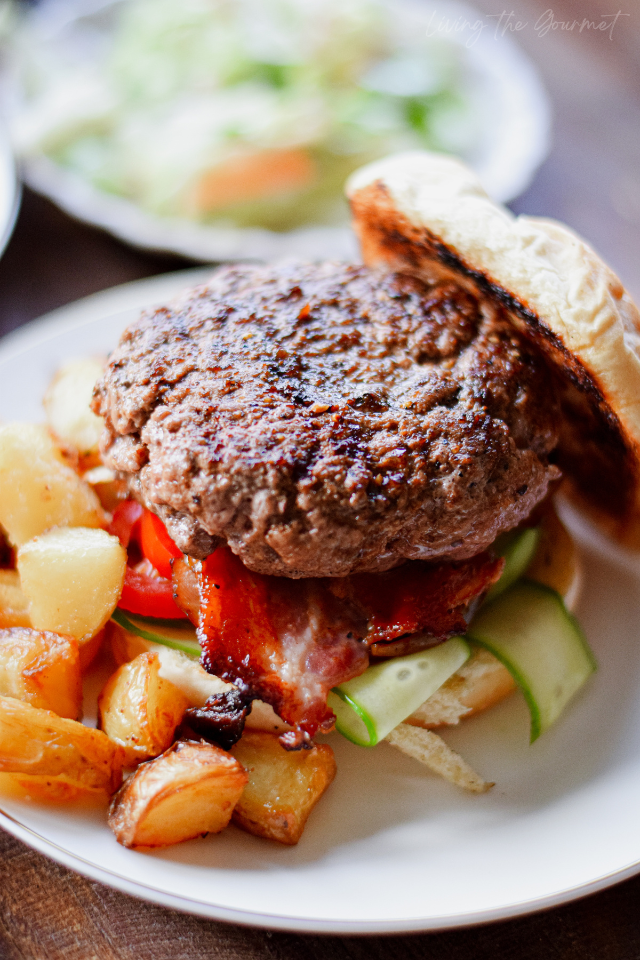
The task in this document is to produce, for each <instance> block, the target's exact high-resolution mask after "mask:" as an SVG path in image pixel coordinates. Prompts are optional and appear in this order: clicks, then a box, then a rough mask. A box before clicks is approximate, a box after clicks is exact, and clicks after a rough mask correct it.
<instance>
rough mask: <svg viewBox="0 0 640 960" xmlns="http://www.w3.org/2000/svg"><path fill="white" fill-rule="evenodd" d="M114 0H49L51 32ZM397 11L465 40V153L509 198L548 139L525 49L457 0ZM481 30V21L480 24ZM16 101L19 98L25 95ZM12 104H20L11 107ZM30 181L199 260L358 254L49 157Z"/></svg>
mask: <svg viewBox="0 0 640 960" xmlns="http://www.w3.org/2000/svg"><path fill="white" fill-rule="evenodd" d="M115 2H117V0H90V2H89V0H48V2H47V3H43V4H42V6H41V16H42V19H43V20H44V19H45V18H46V23H47V30H48V31H49V32H50V33H51V35H53V36H56V38H59V42H62V43H64V42H66V40H65V38H67V37H68V36H69V35H70V34H71V32H72V31H73V29H74V26H75V24H76V23H78V22H82V21H89V22H93V21H95V23H94V27H95V26H97V28H98V29H102V21H101V20H100V19H96V18H100V17H101V16H102V15H103V14H104V11H105V9H106V10H109V8H110V7H111V6H113V4H114V3H115ZM392 2H393V3H395V4H396V10H397V11H401V10H402V7H403V6H404V7H405V8H406V7H409V8H410V9H411V10H412V11H413V14H414V15H415V13H416V11H418V13H419V16H420V18H421V19H422V20H423V27H424V30H425V32H427V31H428V32H429V33H430V34H431V35H435V34H436V33H437V32H438V30H440V32H441V33H442V34H443V35H444V36H446V37H447V38H448V39H449V40H451V41H452V42H453V43H455V44H456V45H457V46H458V47H459V48H460V51H461V52H462V54H463V55H464V59H465V62H466V65H467V69H468V71H469V74H470V76H471V78H472V87H473V96H474V103H475V105H476V109H477V110H478V111H479V112H480V114H481V116H482V124H481V126H482V131H483V133H482V136H481V137H480V138H479V139H478V141H477V142H476V143H475V145H474V147H473V148H472V150H470V152H469V153H468V155H466V156H465V157H464V159H465V160H467V162H469V163H470V164H471V166H473V167H474V169H475V170H476V172H477V173H478V175H479V176H480V179H481V181H482V183H483V185H484V187H485V189H486V190H487V191H488V193H489V194H490V195H491V196H492V197H494V199H496V200H499V201H501V202H504V203H506V202H508V201H509V200H512V199H513V198H514V197H516V196H518V194H520V193H521V192H522V191H523V190H524V189H525V188H526V187H527V186H528V184H529V182H530V181H531V179H532V177H533V175H534V173H535V171H536V170H537V168H538V166H539V165H540V163H542V161H543V160H544V159H545V157H546V155H547V153H548V150H549V142H550V107H549V102H548V99H547V95H546V92H545V90H544V87H543V85H542V81H541V80H540V77H539V76H538V73H537V71H536V69H535V67H534V66H533V64H532V63H531V61H530V60H529V59H528V57H527V56H526V55H525V54H524V53H523V52H522V50H521V49H520V48H519V47H518V46H517V45H516V44H515V43H514V42H513V41H512V40H511V39H510V38H509V36H508V35H504V34H500V33H499V32H498V31H497V30H496V29H495V24H494V21H492V20H490V19H489V18H487V17H483V16H482V14H480V13H479V12H478V11H476V10H474V9H473V8H472V7H468V6H466V5H465V4H463V3H458V2H456V0H438V2H435V0H402V3H400V0H392ZM479 24H482V28H481V29H478V25H479ZM18 102H19V98H18ZM13 109H18V107H16V106H15V105H14V107H13ZM23 177H24V179H25V181H26V182H27V183H28V184H29V186H30V187H32V188H33V189H35V190H37V191H39V192H40V193H43V194H45V195H46V196H48V197H50V199H52V200H53V201H54V202H55V203H57V204H58V205H59V206H60V207H62V208H63V209H65V210H67V211H68V212H69V213H71V214H72V215H73V216H74V217H77V218H78V219H80V220H84V221H86V222H88V223H92V224H95V225H96V226H99V227H103V228H104V229H105V230H108V231H110V232H111V233H113V234H115V235H116V236H118V237H120V238H121V239H123V240H125V241H127V242H128V243H132V244H134V245H136V246H138V247H143V248H147V249H154V250H163V251H171V252H174V253H178V254H182V255H183V256H186V257H191V258H193V259H195V260H202V261H207V262H214V261H220V260H231V259H238V258H240V259H257V260H273V259H277V258H279V257H285V256H297V257H307V258H310V259H314V258H327V257H331V258H340V257H352V256H353V255H354V254H355V245H354V242H353V238H352V234H351V232H350V231H349V229H348V228H347V227H346V226H345V227H320V226H316V227H314V226H309V227H305V228H301V229H298V230H293V231H291V232H289V233H275V232H273V231H270V230H263V229H258V228H254V229H238V228H234V227H227V228H222V227H216V226H206V225H202V224H198V223H194V222H191V221H188V220H183V219H169V218H160V217H157V216H154V215H152V214H150V213H147V212H146V211H145V210H143V209H142V208H141V207H138V206H136V205H135V204H134V203H132V202H130V201H128V200H125V199H123V198H121V197H117V196H114V195H112V194H108V193H104V192H102V191H100V190H98V189H97V188H95V187H94V186H92V185H91V184H90V183H89V182H87V181H85V180H83V179H81V178H80V177H79V176H78V175H77V174H74V173H73V172H72V171H70V170H67V169H64V168H62V167H60V166H57V165H56V164H55V163H53V162H52V161H51V160H49V159H48V158H47V157H46V156H44V155H38V156H34V157H29V158H28V159H26V160H25V161H24V163H23Z"/></svg>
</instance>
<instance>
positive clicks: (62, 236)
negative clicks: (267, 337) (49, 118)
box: [0, 0, 640, 960]
mask: <svg viewBox="0 0 640 960" xmlns="http://www.w3.org/2000/svg"><path fill="white" fill-rule="evenodd" d="M476 6H478V7H480V8H481V9H482V11H483V13H484V15H485V17H487V18H488V17H489V16H490V15H493V19H492V20H489V19H487V20H486V22H487V23H491V24H492V29H496V28H498V29H503V30H505V31H506V32H511V33H514V31H512V30H511V27H510V25H509V24H511V25H513V24H515V23H516V22H518V21H519V22H520V23H526V26H524V27H522V28H521V29H520V30H518V31H516V32H515V35H516V37H517V40H518V42H520V43H521V45H522V46H524V47H525V48H526V49H527V50H528V52H529V53H530V54H531V56H532V57H533V58H534V59H535V60H536V62H537V63H538V65H539V67H540V69H541V71H542V73H543V76H544V77H545V80H546V82H547V85H548V88H549V90H550V92H551V95H552V98H553V103H554V110H555V130H554V146H553V150H552V152H551V155H550V157H549V160H548V161H547V162H546V163H545V165H544V166H543V168H542V169H541V171H540V172H539V174H538V176H537V178H536V180H535V182H534V183H533V185H532V186H531V188H530V189H529V190H528V191H527V192H526V193H525V194H524V195H523V196H522V197H520V198H519V199H518V201H517V202H516V203H514V204H513V207H514V209H515V210H517V211H518V212H522V211H526V212H527V213H533V214H544V215H549V216H553V217H557V218H559V219H562V220H565V221H566V222H567V223H569V224H570V225H571V226H573V227H575V228H576V229H577V230H578V231H580V232H581V233H582V234H584V235H585V236H586V237H587V238H588V239H589V240H590V241H591V242H592V243H593V244H594V245H595V246H596V247H597V248H598V249H599V250H600V252H601V253H602V254H603V255H604V256H605V258H606V259H607V260H608V261H609V262H610V263H611V265H612V266H613V267H614V268H615V269H616V270H617V271H618V272H619V273H620V275H621V277H622V279H623V280H624V282H625V283H626V284H627V286H628V287H629V289H630V290H631V292H632V293H633V294H634V295H635V296H636V297H638V298H640V95H639V91H640V4H639V3H638V0H625V2H624V5H623V6H622V8H621V10H622V13H623V14H624V16H620V17H619V19H618V20H617V21H616V23H615V26H614V29H613V31H612V33H611V36H610V35H609V34H608V33H605V32H601V31H600V32H599V31H596V30H594V29H593V28H591V27H585V28H583V30H582V32H580V31H579V27H578V25H574V27H573V29H569V27H570V24H571V22H572V21H573V20H574V19H576V20H579V21H582V20H583V18H585V17H586V18H588V19H590V20H591V21H599V20H600V19H601V15H602V14H603V13H605V14H615V12H616V10H618V0H616V2H615V3H613V4H612V5H611V9H609V7H608V6H607V4H603V3H602V2H601V0H558V2H556V3H554V4H553V10H552V18H553V22H555V23H556V26H555V28H554V29H550V30H549V31H548V32H547V33H546V34H543V29H542V26H541V22H540V21H539V18H540V17H541V15H542V16H547V19H548V16H549V15H548V14H547V13H545V12H546V11H548V10H549V0H523V2H516V3H514V4H513V5H512V4H509V6H508V9H507V10H505V11H504V14H503V18H502V20H501V19H500V15H501V13H502V11H503V7H502V6H501V4H500V3H499V2H494V0H480V2H478V0H476ZM605 8H606V9H605ZM512 10H513V12H514V16H513V17H512V18H508V16H507V15H508V14H509V13H510V12H511V11H512ZM507 20H508V22H507ZM560 23H563V24H564V25H565V27H564V29H563V28H562V27H561V26H560V25H559V24H560ZM182 266H185V263H184V261H181V260H178V259H176V258H171V257H161V256H156V255H150V254H146V253H142V252H139V251H135V250H132V249H131V248H129V247H126V246H125V245H123V244H121V243H119V242H118V241H116V240H114V239H112V238H111V237H109V236H107V235H106V234H103V233H101V232H99V231H97V230H93V229H91V228H88V227H85V226H83V225H80V224H78V223H76V222H74V221H72V220H71V219H69V218H68V217H67V216H65V215H64V214H63V213H61V212H59V211H58V210H56V209H55V208H54V207H53V206H52V205H51V204H49V203H48V202H47V201H45V200H43V199H41V198H39V197H37V196H35V195H34V194H32V193H30V192H29V191H26V192H25V196H24V200H23V205H22V210H21V213H20V217H19V220H18V223H17V226H16V231H15V234H14V236H13V239H12V241H11V243H10V245H9V248H8V249H7V251H6V253H5V255H4V257H3V258H2V260H1V261H0V334H1V333H6V332H8V331H9V330H11V329H14V328H15V327H17V326H19V325H20V324H22V323H25V322H27V321H28V320H30V319H32V318H34V317H36V316H38V315H39V314H41V313H44V312H45V311H47V310H50V309H52V308H54V307H57V306H60V305H62V304H64V303H67V302H70V301H72V300H75V299H77V298H78V297H81V296H84V295H86V294H89V293H92V292H93V291H96V290H100V289H103V288H105V287H109V286H112V285H114V284H117V283H122V282H125V281H127V280H134V279H137V278H139V277H145V276H151V275H153V274H156V273H161V272H163V271H166V270H170V269H176V268H179V267H182ZM0 849H1V852H2V857H1V859H0V889H1V890H2V897H1V898H0V957H2V958H3V960H14V958H15V960H18V958H21V960H22V958H38V960H40V958H42V960H54V958H56V960H57V958H64V960H76V958H77V960H89V958H93V957H95V958H99V960H112V958H113V960H115V958H118V960H120V958H123V960H124V958H132V960H133V958H135V960H146V958H150V960H151V958H153V960H165V958H166V960H181V958H185V960H187V958H189V960H198V958H205V957H206V958H220V960H231V958H242V960H250V958H251V960H252V958H258V957H260V958H262V957H265V958H273V960H294V958H295V960H298V958H301V957H305V958H306V957H309V958H318V960H329V958H332V960H333V958H335V960H337V958H342V957H344V958H350V960H359V958H363V960H364V958H365V957H366V958H367V960H386V958H391V957H396V956H402V957H407V958H421V960H430V958H433V960H436V958H437V960H445V958H446V960H457V958H460V960H462V958H465V960H467V958H473V960H485V958H486V960H496V958H500V960H511V958H513V960H556V958H558V960H560V958H562V960H634V958H640V907H639V906H638V904H639V903H640V877H639V878H637V879H633V880H629V881H627V882H625V883H622V884H619V885H618V886H616V887H614V888H612V889H610V890H607V891H605V892H602V893H599V894H596V895H593V896H591V897H589V898H587V899H584V900H582V901H579V902H577V903H574V904H571V905H569V906H566V907H560V908H556V909H554V910H551V911H547V912H545V913H541V914H537V915H534V916H532V917H528V918H524V919H518V920H512V921H507V922H502V923H496V924H493V925H489V926H485V927H480V928H478V927H476V928H473V929H469V930H458V931H453V932H447V933H438V934H427V935H416V936H402V937H390V938H384V937H372V938H356V937H315V936H304V935H294V934H284V933H269V932H265V931H262V930H257V929H248V928H241V927H234V926H231V925H225V924H221V923H214V922H209V921H206V920H200V919H196V918H193V917H189V916H185V915H182V914H179V913H176V912H173V911H169V910H164V909H162V908H159V907H154V906H150V905H148V904H145V903H142V902H139V901H137V900H135V899H133V898H131V897H128V896H125V895H123V894H120V893H117V892H115V891H113V890H110V889H109V888H107V887H103V886H101V885H100V884H98V883H93V882H91V881H89V880H85V879H84V878H82V877H79V876H77V875H76V874H74V873H71V872H70V871H68V870H66V869H64V868H63V867H60V866H57V865H56V864H54V863H52V862H51V861H49V860H47V859H46V858H44V857H42V856H40V855H39V854H37V853H34V852H33V851H31V850H30V849H28V848H27V847H25V846H23V845H22V844H21V843H19V842H18V841H16V840H14V839H13V838H12V837H10V836H8V835H5V834H0Z"/></svg>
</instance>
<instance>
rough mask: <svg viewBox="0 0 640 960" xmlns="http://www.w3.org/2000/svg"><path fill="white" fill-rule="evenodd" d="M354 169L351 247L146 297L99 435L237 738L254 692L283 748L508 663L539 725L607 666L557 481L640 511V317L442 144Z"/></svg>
mask: <svg viewBox="0 0 640 960" xmlns="http://www.w3.org/2000/svg"><path fill="white" fill-rule="evenodd" d="M347 194H348V197H349V201H350V204H351V208H352V213H353V224H354V229H355V232H356V234H357V236H358V239H359V241H360V246H361V252H362V261H363V262H362V263H342V262H333V261H330V262H323V263H306V262H297V261H293V260H292V261H287V262H282V263H278V264H274V265H261V264H260V265H258V264H233V265H229V266H224V267H222V268H220V269H219V270H218V271H217V272H216V273H215V274H214V276H213V277H212V279H211V281H210V282H209V283H208V284H206V285H205V286H202V287H198V288H197V289H195V290H192V291H189V292H187V293H186V294H184V295H183V296H182V297H181V298H179V299H178V300H176V301H174V302H173V303H171V304H169V305H166V306H162V307H160V308H158V309H155V310H150V311H147V312H145V313H143V315H142V316H141V318H140V319H139V320H138V321H137V322H136V323H134V324H133V325H132V326H130V327H129V328H128V329H127V330H126V331H125V333H124V334H123V336H122V339H121V341H120V343H119V345H118V347H117V348H116V350H115V351H114V352H113V354H112V355H111V357H110V359H109V363H108V366H107V369H106V372H105V373H104V376H103V377H102V379H101V380H100V381H99V383H98V385H97V387H96V390H95V394H94V410H95V412H96V413H98V414H100V415H101V416H102V417H103V418H104V421H105V433H104V436H103V442H102V452H103V457H104V460H105V462H106V463H107V464H108V465H109V466H110V467H112V468H113V469H114V470H115V471H117V473H118V475H119V477H120V478H122V479H123V480H124V481H126V485H127V488H128V491H129V496H130V497H131V498H132V499H133V500H135V501H136V502H137V503H138V504H140V505H142V506H143V507H144V508H145V510H146V511H149V512H150V513H151V514H152V515H153V516H154V522H155V523H156V524H157V525H159V526H158V529H159V530H160V531H161V537H164V541H163V542H164V543H165V545H167V544H168V546H167V549H168V550H169V553H170V554H171V556H172V560H171V569H170V570H169V571H168V572H169V573H170V574H171V578H172V584H173V596H174V599H175V601H176V603H177V605H178V607H179V609H180V610H181V611H184V612H185V613H186V614H187V615H188V617H189V618H190V619H191V621H192V622H193V623H194V625H195V626H196V627H197V632H198V639H199V642H200V646H201V648H202V660H201V662H202V665H203V666H204V668H205V669H206V671H207V672H208V673H209V674H211V675H213V676H215V677H218V678H220V679H221V680H223V681H225V683H226V684H231V685H232V686H231V687H225V688H224V690H222V691H221V692H219V693H217V694H215V695H214V696H212V697H211V698H210V699H209V700H207V703H206V704H205V705H204V706H203V707H202V708H198V709H194V710H192V711H190V717H189V722H190V723H191V725H192V727H193V729H194V730H196V731H197V732H198V733H200V734H202V735H205V736H208V737H210V738H211V739H213V740H216V741H217V742H220V743H223V744H225V745H230V744H232V743H233V742H234V739H237V737H239V736H240V734H241V732H242V726H243V724H244V722H245V720H246V717H247V715H248V714H249V712H250V710H251V705H252V703H254V702H255V701H261V702H263V703H267V704H269V705H270V706H271V707H272V708H273V710H274V711H275V714H276V715H277V717H278V718H279V720H280V721H282V722H283V723H284V724H286V727H285V728H284V732H283V733H282V736H281V742H282V743H283V745H284V746H286V747H287V748H289V749H299V748H301V747H305V746H308V745H309V744H310V742H311V740H312V738H313V737H314V736H315V735H316V734H317V733H318V732H320V733H322V732H327V731H329V730H330V729H332V727H333V726H334V723H335V721H336V715H337V716H338V725H339V728H340V729H342V730H343V732H346V733H347V735H349V736H351V738H352V739H354V740H356V742H362V743H374V742H376V740H378V739H381V738H382V736H384V735H385V734H387V733H388V732H389V731H390V730H391V729H393V727H394V726H395V725H397V724H398V723H399V722H401V721H403V720H406V719H407V718H408V719H409V721H410V722H412V723H416V724H422V725H424V726H431V725H436V724H438V723H443V722H454V723H455V722H457V721H458V720H459V719H460V718H461V717H462V716H464V715H466V714H469V713H471V712H474V711H475V710H477V709H480V708H483V707H486V706H488V705H490V704H491V703H493V702H495V701H496V700H497V699H499V698H500V697H502V696H504V695H505V694H506V693H507V692H509V691H510V690H511V689H512V688H513V686H514V683H515V682H516V681H517V682H519V683H520V685H521V686H522V687H523V689H524V691H525V695H526V696H527V699H528V701H529V705H530V706H531V709H532V733H533V735H534V736H535V735H536V734H537V733H539V732H541V730H543V729H545V728H546V726H548V725H549V724H550V723H551V722H553V721H554V720H555V719H556V717H557V716H558V715H559V713H560V712H561V710H562V709H563V708H564V706H565V704H566V703H567V702H568V700H569V699H570V697H571V696H572V695H573V694H574V693H575V692H576V690H577V689H578V688H579V687H580V686H581V685H582V683H583V682H584V681H585V680H586V679H587V678H588V676H589V674H590V673H591V672H592V670H593V666H594V664H593V659H592V656H591V654H590V652H589V650H588V647H587V646H586V644H585V641H584V638H583V636H582V634H581V631H580V629H579V627H578V625H577V623H576V621H575V620H574V619H573V617H572V615H571V614H570V613H569V611H568V610H567V607H566V605H565V604H564V602H563V598H562V597H561V596H560V595H559V594H560V593H566V591H567V590H569V588H570V587H571V584H572V583H574V581H575V573H576V561H575V551H574V550H573V549H572V547H571V541H570V540H569V539H568V537H567V534H566V532H564V531H563V528H562V526H561V525H560V524H559V521H558V520H557V518H556V517H555V514H554V513H553V510H552V508H551V507H550V506H549V503H550V498H551V496H552V494H553V493H555V492H556V491H557V490H558V489H559V488H560V487H562V491H563V493H564V494H565V495H566V496H567V497H568V498H569V499H571V500H573V501H574V502H575V503H577V504H579V506H580V507H581V508H582V509H584V510H586V511H587V513H588V514H589V515H590V516H591V518H592V519H593V520H594V521H595V522H596V523H598V524H600V525H601V526H602V527H603V528H604V529H605V530H606V531H607V532H608V533H609V534H610V535H611V536H614V537H616V538H617V539H618V540H620V541H622V542H624V543H626V544H633V543H635V542H636V541H637V536H638V531H639V530H640V524H639V522H638V521H639V518H640V500H639V491H640V484H639V467H640V457H639V449H640V314H639V313H638V310H637V308H636V307H635V306H634V304H633V303H632V301H631V299H630V298H629V296H628V295H627V294H626V293H625V291H624V289H623V287H622V285H621V283H620V281H619V280H618V279H617V277H616V276H615V275H614V274H613V273H612V272H611V271H610V270H609V269H608V268H607V267H606V266H605V265H604V264H603V263H602V261H601V260H600V259H599V258H598V257H597V255H596V254H595V253H594V252H593V251H592V250H591V249H590V248H589V247H588V246H587V245H586V244H585V243H584V242H583V241H582V240H581V239H580V238H579V237H578V236H576V235H575V234H574V233H572V232H571V231H570V230H568V229H567V228H566V227H564V226H562V225H560V224H558V223H555V222H553V221H550V220H541V219H536V218H530V217H524V216H521V217H517V218H516V217H514V216H513V215H512V214H511V213H510V212H509V211H507V210H505V209H504V208H502V207H499V206H497V205H496V204H495V203H493V202H492V201H491V200H490V198H489V197H488V196H487V195H486V193H485V192H484V191H483V189H482V187H481V185H480V183H479V182H478V180H477V178H476V176H475V175H474V174H473V173H472V172H471V171H470V170H468V169H467V168H466V167H465V166H464V165H462V164H461V163H460V162H458V161H457V160H455V159H453V158H450V157H445V156H440V155H435V154H429V153H423V152H417V153H410V154H403V155H398V156H394V157H390V158H388V159H385V160H382V161H378V162H376V163H373V164H371V165H369V166H367V167H365V168H363V169H361V170H359V171H358V172H356V174H354V175H353V176H352V178H351V179H350V181H349V183H348V185H347ZM541 531H542V532H541ZM541 537H542V540H541V539H540V538H541ZM545 551H546V553H545ZM532 563H533V564H534V566H535V565H536V564H537V570H538V574H537V575H536V574H535V570H534V568H533V567H532ZM550 569H553V570H554V571H555V574H554V577H555V579H554V578H553V577H552V578H551V582H552V585H553V586H554V587H556V590H552V589H550V587H549V585H548V580H549V578H548V576H547V585H545V570H546V573H547V575H548V573H549V570H550ZM558 571H559V573H558ZM525 572H526V573H527V575H528V576H527V577H526V578H525V579H522V574H523V573H525ZM559 583H562V584H563V587H562V589H560V588H559ZM574 586H575V583H574ZM123 597H124V595H123ZM123 604H124V605H125V606H126V601H125V600H123V601H121V605H123ZM463 637H466V638H467V639H463ZM469 638H471V640H472V641H473V644H472V646H471V647H470V646H469V642H468V641H469ZM443 691H445V692H446V695H445V696H443Z"/></svg>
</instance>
